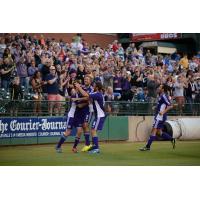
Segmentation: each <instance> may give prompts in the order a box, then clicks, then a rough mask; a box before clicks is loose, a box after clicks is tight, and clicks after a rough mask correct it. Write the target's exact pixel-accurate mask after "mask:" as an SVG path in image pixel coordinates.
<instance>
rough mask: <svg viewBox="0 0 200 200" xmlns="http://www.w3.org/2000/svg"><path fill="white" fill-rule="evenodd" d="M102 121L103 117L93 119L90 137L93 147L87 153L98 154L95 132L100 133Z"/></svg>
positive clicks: (97, 141)
mask: <svg viewBox="0 0 200 200" xmlns="http://www.w3.org/2000/svg"><path fill="white" fill-rule="evenodd" d="M104 121H105V117H100V118H97V119H94V121H93V123H92V129H91V135H92V143H93V146H92V148H91V150H90V151H89V153H100V150H99V139H98V135H97V131H101V130H102V129H103V125H104Z"/></svg>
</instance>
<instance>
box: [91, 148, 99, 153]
mask: <svg viewBox="0 0 200 200" xmlns="http://www.w3.org/2000/svg"><path fill="white" fill-rule="evenodd" d="M96 153H100V150H99V149H92V150H91V151H89V154H96Z"/></svg>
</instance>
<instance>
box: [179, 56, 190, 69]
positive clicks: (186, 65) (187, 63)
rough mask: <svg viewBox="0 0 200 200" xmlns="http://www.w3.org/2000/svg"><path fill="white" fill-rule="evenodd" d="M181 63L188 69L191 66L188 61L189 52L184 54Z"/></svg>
mask: <svg viewBox="0 0 200 200" xmlns="http://www.w3.org/2000/svg"><path fill="white" fill-rule="evenodd" d="M179 65H181V66H182V68H183V69H184V70H185V71H186V70H187V69H188V68H189V61H188V57H187V54H185V55H184V56H183V58H181V60H180V62H179Z"/></svg>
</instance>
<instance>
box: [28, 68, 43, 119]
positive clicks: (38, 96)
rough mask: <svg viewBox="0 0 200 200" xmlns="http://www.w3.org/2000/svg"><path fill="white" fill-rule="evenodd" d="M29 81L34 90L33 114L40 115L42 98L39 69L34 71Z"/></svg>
mask: <svg viewBox="0 0 200 200" xmlns="http://www.w3.org/2000/svg"><path fill="white" fill-rule="evenodd" d="M30 83H31V86H32V89H33V92H34V95H33V100H34V110H33V113H34V115H38V116H40V115H41V100H42V85H43V82H42V78H41V73H40V72H39V71H35V73H34V75H33V76H32V78H31V79H30Z"/></svg>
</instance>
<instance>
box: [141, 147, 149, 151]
mask: <svg viewBox="0 0 200 200" xmlns="http://www.w3.org/2000/svg"><path fill="white" fill-rule="evenodd" d="M139 150H140V151H150V148H149V147H142V148H140V149H139Z"/></svg>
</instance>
